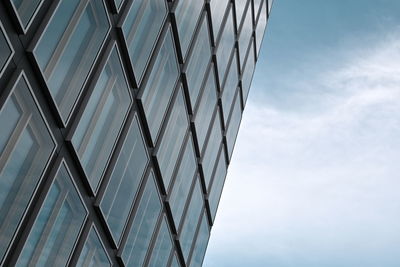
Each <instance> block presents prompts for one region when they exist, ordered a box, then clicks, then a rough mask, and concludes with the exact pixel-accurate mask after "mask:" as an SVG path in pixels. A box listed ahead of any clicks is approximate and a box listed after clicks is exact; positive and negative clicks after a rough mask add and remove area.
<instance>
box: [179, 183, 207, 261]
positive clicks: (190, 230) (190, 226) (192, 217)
mask: <svg viewBox="0 0 400 267" xmlns="http://www.w3.org/2000/svg"><path fill="white" fill-rule="evenodd" d="M202 208H203V197H202V192H201V187H200V182H199V179H196V184H195V187H194V189H193V193H192V198H191V200H190V204H189V208H188V210H187V213H186V217H185V221H184V223H183V227H182V231H181V234H180V236H179V242H180V244H181V248H182V253H183V257H184V259H185V262H186V261H187V259H188V256H189V252H190V248H191V247H192V244H193V239H194V235H195V233H196V228H197V224H198V222H199V217H200V213H201V210H202Z"/></svg>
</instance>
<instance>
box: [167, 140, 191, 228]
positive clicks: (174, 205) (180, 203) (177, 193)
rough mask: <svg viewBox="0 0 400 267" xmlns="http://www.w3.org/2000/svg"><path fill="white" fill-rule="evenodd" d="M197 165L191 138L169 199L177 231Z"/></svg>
mask: <svg viewBox="0 0 400 267" xmlns="http://www.w3.org/2000/svg"><path fill="white" fill-rule="evenodd" d="M196 165H197V163H196V156H195V154H194V149H193V144H192V140H191V138H189V140H188V142H187V143H186V148H185V151H184V154H183V157H182V160H181V162H180V164H179V169H178V172H177V174H176V177H175V181H174V185H173V187H172V191H171V194H170V197H169V205H170V207H171V211H172V217H173V219H174V223H175V227H176V229H178V227H179V225H180V222H181V219H182V214H183V210H184V208H185V204H186V200H187V198H188V195H189V192H190V187H191V185H192V181H193V176H194V173H195V170H196Z"/></svg>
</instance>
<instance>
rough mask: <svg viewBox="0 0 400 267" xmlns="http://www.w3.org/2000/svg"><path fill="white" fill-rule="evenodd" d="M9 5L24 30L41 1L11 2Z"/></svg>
mask: <svg viewBox="0 0 400 267" xmlns="http://www.w3.org/2000/svg"><path fill="white" fill-rule="evenodd" d="M11 3H12V5H13V7H14V10H15V11H16V13H17V14H18V17H19V20H20V22H21V23H22V25H21V26H22V27H23V28H24V29H26V28H27V26H28V24H29V23H30V21H31V20H32V19H33V17H34V15H35V13H36V11H37V10H38V9H39V7H40V5H41V3H42V0H11Z"/></svg>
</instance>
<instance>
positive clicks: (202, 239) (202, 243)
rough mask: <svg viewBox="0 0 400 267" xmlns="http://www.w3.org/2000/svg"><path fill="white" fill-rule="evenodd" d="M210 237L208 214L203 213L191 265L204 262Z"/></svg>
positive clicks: (195, 265) (196, 266)
mask: <svg viewBox="0 0 400 267" xmlns="http://www.w3.org/2000/svg"><path fill="white" fill-rule="evenodd" d="M209 237H210V229H209V226H208V222H207V217H206V214H205V213H203V216H202V219H201V225H200V228H199V232H198V234H197V238H196V243H195V244H194V249H193V254H192V257H191V260H190V264H189V266H190V267H201V266H202V263H203V258H204V255H205V254H206V248H207V244H208V238H209Z"/></svg>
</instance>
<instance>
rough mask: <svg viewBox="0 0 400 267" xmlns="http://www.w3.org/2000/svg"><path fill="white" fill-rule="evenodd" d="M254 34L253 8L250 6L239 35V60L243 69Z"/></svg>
mask: <svg viewBox="0 0 400 267" xmlns="http://www.w3.org/2000/svg"><path fill="white" fill-rule="evenodd" d="M252 33H253V20H252V12H251V6H250V5H249V7H248V8H247V10H246V17H245V18H244V21H243V25H242V28H241V30H240V35H239V59H240V65H241V66H242V67H243V61H244V57H245V55H246V51H247V48H248V47H249V42H250V38H251V34H252Z"/></svg>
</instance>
